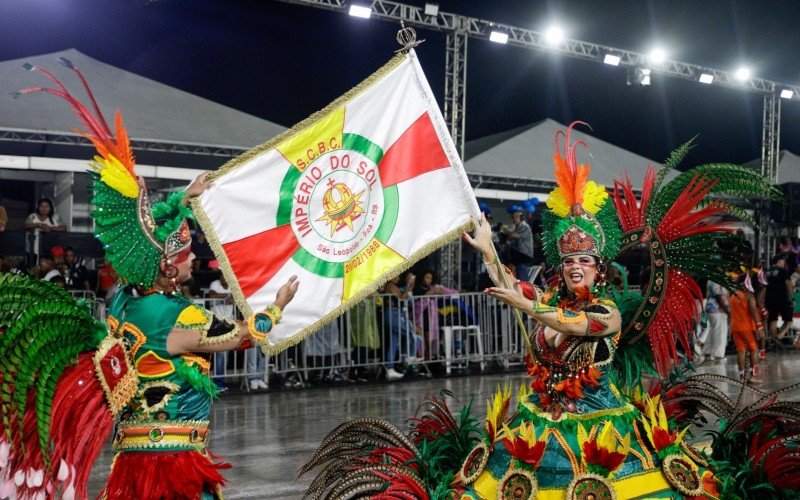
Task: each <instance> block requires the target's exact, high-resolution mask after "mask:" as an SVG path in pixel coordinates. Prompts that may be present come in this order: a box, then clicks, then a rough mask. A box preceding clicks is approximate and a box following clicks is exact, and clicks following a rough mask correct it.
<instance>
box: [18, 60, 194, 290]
mask: <svg viewBox="0 0 800 500" xmlns="http://www.w3.org/2000/svg"><path fill="white" fill-rule="evenodd" d="M58 61H59V62H60V63H61V64H62V65H63V66H65V67H67V68H69V69H71V70H73V71H74V72H75V74H76V75H77V76H78V78H79V79H80V81H81V84H82V85H83V88H84V90H85V91H86V93H87V95H88V97H89V101H90V102H91V108H92V109H91V110H90V109H89V108H88V107H87V106H85V105H84V104H83V103H82V102H81V101H79V100H78V99H77V98H75V97H74V96H73V95H72V94H71V93H70V92H69V90H67V88H66V87H65V86H64V85H63V84H62V83H61V82H60V81H59V80H58V79H57V78H56V77H55V76H53V74H51V73H50V72H49V71H47V70H44V69H42V68H39V67H36V66H32V65H30V64H26V65H25V66H24V67H25V69H27V70H29V71H37V72H39V73H41V74H43V75H45V76H46V77H48V78H49V79H50V80H51V81H52V82H53V83H54V84H55V85H56V88H47V87H30V88H26V89H23V90H20V91H19V92H17V93H16V94H15V98H16V97H19V96H21V95H24V94H32V93H38V92H45V93H48V94H52V95H54V96H56V97H59V98H61V99H63V100H64V101H66V102H67V104H69V105H70V107H71V108H72V110H73V111H74V112H75V115H76V116H77V117H78V119H79V120H80V122H81V123H82V124H83V127H84V128H85V129H86V130H85V131H80V130H78V131H77V132H78V133H79V134H81V135H82V136H84V137H86V138H87V139H88V140H90V141H91V142H92V144H93V145H94V147H95V149H96V150H97V153H98V154H97V155H95V157H94V160H93V161H92V162H91V167H92V169H93V171H92V172H89V174H90V176H91V177H92V180H93V187H92V204H93V205H94V210H93V211H92V217H93V218H94V220H95V236H97V238H98V239H99V240H100V241H101V242H102V243H103V246H104V247H105V250H106V258H108V260H109V261H110V262H111V264H112V265H113V266H114V269H116V271H117V273H119V275H120V276H122V277H123V278H124V279H125V280H126V281H128V282H131V283H135V284H137V285H140V286H144V287H150V286H152V285H153V283H155V279H156V276H157V275H158V269H159V267H158V265H159V262H160V260H161V259H162V258H163V257H165V256H166V257H172V256H174V255H177V254H178V253H180V252H181V251H182V250H184V249H186V248H188V246H189V244H190V243H191V238H190V235H189V228H188V226H187V225H186V221H185V218H186V217H189V216H191V211H190V210H189V209H188V208H186V207H184V206H183V205H182V204H181V198H182V197H183V193H182V192H181V193H173V195H172V196H170V197H169V199H168V200H167V202H166V203H156V204H154V205H152V206H151V204H150V200H149V196H148V193H147V189H146V187H145V185H144V181H143V180H142V179H141V178H137V176H136V171H135V166H136V162H135V160H134V157H133V151H132V150H131V145H130V141H129V139H128V134H127V132H126V130H125V125H124V123H123V121H122V114H121V113H120V112H119V110H117V111H116V114H115V120H114V131H113V132H112V131H111V128H110V127H109V126H108V123H107V122H106V120H105V118H104V117H103V114H102V113H101V112H100V107H99V106H98V105H97V101H96V100H95V98H94V95H93V94H92V92H91V90H90V89H89V86H88V84H87V83H86V80H85V78H84V77H83V75H82V74H81V72H80V71H79V70H78V68H76V67H75V65H74V64H73V63H72V62H71V61H69V60H67V59H64V58H63V57H61V58H59V59H58Z"/></svg>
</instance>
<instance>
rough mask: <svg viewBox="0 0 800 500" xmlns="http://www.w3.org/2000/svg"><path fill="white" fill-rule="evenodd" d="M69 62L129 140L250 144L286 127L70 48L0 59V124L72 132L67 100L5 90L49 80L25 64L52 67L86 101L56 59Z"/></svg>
mask: <svg viewBox="0 0 800 500" xmlns="http://www.w3.org/2000/svg"><path fill="white" fill-rule="evenodd" d="M59 57H64V58H66V59H69V60H70V61H72V62H73V63H74V64H75V65H76V66H77V67H78V68H79V69H80V70H81V72H83V74H84V76H85V77H86V80H87V81H88V82H89V85H90V86H91V88H92V91H93V92H94V93H95V96H96V98H97V101H98V103H99V105H100V108H101V109H102V111H103V114H104V115H105V116H106V118H107V119H108V120H109V121H112V120H113V117H114V111H115V109H116V108H120V110H121V111H122V114H123V116H124V117H125V124H126V126H127V129H128V135H129V136H130V137H131V138H132V139H137V140H152V141H160V142H177V143H185V144H195V145H208V146H227V147H236V148H251V147H253V146H256V145H258V144H261V143H262V142H265V141H266V140H268V139H270V138H272V137H274V136H276V135H278V134H279V133H281V132H283V131H284V130H286V128H285V127H282V126H280V125H277V124H275V123H272V122H269V121H267V120H263V119H261V118H257V117H255V116H253V115H250V114H247V113H243V112H241V111H237V110H235V109H233V108H229V107H227V106H223V105H221V104H217V103H214V102H212V101H209V100H207V99H203V98H202V97H198V96H196V95H193V94H190V93H188V92H184V91H182V90H178V89H176V88H173V87H170V86H168V85H164V84H162V83H158V82H156V81H153V80H150V79H148V78H144V77H142V76H139V75H136V74H134V73H130V72H128V71H124V70H121V69H119V68H116V67H114V66H111V65H109V64H105V63H103V62H100V61H97V60H95V59H92V58H90V57H88V56H86V55H84V54H82V53H81V52H79V51H77V50H75V49H68V50H63V51H60V52H54V53H52V54H44V55H38V56H32V57H26V58H24V59H17V60H11V61H4V62H0V91H2V94H0V129H6V130H27V131H34V132H50V133H71V132H72V131H73V130H75V129H76V128H77V127H76V124H77V122H76V119H75V117H74V116H73V114H72V112H71V111H70V110H69V108H68V107H67V105H66V103H60V102H57V100H56V98H55V97H53V96H50V95H44V94H40V95H26V96H23V97H21V98H20V99H18V100H15V99H13V98H12V96H11V95H9V94H10V93H13V92H16V91H18V90H20V89H23V88H26V87H36V86H49V87H52V86H53V84H52V82H50V80H48V79H47V78H46V77H45V76H44V75H41V74H38V73H32V72H28V71H25V70H24V69H23V68H22V65H23V64H24V63H30V64H33V65H34V66H40V67H42V68H44V69H46V70H48V71H50V72H52V73H53V74H54V75H55V76H56V77H57V78H58V79H59V80H61V81H62V82H63V83H64V84H65V85H66V87H67V88H68V89H69V90H70V92H72V93H73V95H75V96H76V97H78V98H80V99H81V100H82V101H83V102H84V103H86V104H88V99H86V98H85V95H86V94H85V93H84V91H83V88H82V87H81V84H80V82H79V80H78V78H77V77H76V76H75V75H74V74H73V72H72V70H70V69H68V68H66V67H64V66H62V65H61V64H59V63H58V61H57V59H58V58H59Z"/></svg>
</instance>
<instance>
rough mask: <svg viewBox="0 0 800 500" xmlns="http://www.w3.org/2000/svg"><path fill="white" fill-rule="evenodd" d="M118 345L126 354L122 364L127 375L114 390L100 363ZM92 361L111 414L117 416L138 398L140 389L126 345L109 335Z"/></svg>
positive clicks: (98, 348)
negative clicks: (137, 393)
mask: <svg viewBox="0 0 800 500" xmlns="http://www.w3.org/2000/svg"><path fill="white" fill-rule="evenodd" d="M117 345H118V346H120V347H121V348H122V352H123V354H124V356H123V359H122V360H121V361H120V363H121V364H122V368H123V369H124V370H125V374H124V375H123V376H122V377H120V379H119V381H118V382H117V383H116V384H115V385H114V389H113V390H112V389H111V386H109V385H108V381H107V380H106V378H105V375H104V374H103V368H102V367H101V365H100V363H101V362H102V360H103V359H104V358H105V356H106V354H108V352H109V351H110V350H111V349H113V348H114V347H115V346H117ZM92 361H93V363H94V374H95V376H96V377H97V380H98V381H99V382H100V386H101V387H102V388H103V392H104V393H105V395H106V402H108V406H109V409H110V411H111V413H112V414H113V415H114V416H116V415H117V414H118V413H119V412H120V411H121V410H122V409H123V408H125V406H127V405H128V403H129V402H130V401H131V400H132V399H133V398H134V397H135V396H136V391H137V389H138V388H139V377H138V376H137V375H136V371H135V370H134V369H133V367H132V366H131V361H130V359H129V358H128V353H127V351H125V345H124V344H123V343H122V340H120V339H118V338H116V337H114V336H113V334H109V335H108V336H107V337H106V338H105V339H103V341H102V342H101V343H100V345H99V346H98V347H97V350H96V351H95V353H94V357H93V359H92Z"/></svg>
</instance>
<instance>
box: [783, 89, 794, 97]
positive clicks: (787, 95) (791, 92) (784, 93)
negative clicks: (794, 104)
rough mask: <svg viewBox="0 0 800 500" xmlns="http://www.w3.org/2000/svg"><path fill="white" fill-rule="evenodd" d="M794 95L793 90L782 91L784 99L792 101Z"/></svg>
mask: <svg viewBox="0 0 800 500" xmlns="http://www.w3.org/2000/svg"><path fill="white" fill-rule="evenodd" d="M793 95H794V91H793V90H789V89H783V90H781V97H783V98H784V99H791V98H792V96H793Z"/></svg>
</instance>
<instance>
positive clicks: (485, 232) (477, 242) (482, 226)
mask: <svg viewBox="0 0 800 500" xmlns="http://www.w3.org/2000/svg"><path fill="white" fill-rule="evenodd" d="M463 236H464V240H465V241H466V242H467V243H469V244H470V245H472V246H473V247H475V249H477V250H479V251H480V252H481V253H482V254H483V257H484V259H487V260H488V259H491V258H494V257H493V256H494V251H493V250H492V226H490V225H489V221H487V220H486V215H485V214H484V213H483V212H481V220H480V221H478V223H477V224H475V236H474V237H473V236H470V235H469V234H468V233H464V235H463Z"/></svg>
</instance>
